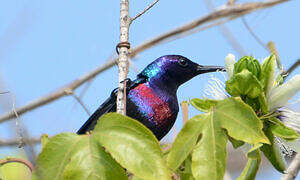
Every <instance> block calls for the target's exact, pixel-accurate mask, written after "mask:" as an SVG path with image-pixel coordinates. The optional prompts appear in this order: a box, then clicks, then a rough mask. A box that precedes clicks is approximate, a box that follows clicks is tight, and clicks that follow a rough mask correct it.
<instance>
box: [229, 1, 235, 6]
mask: <svg viewBox="0 0 300 180" xmlns="http://www.w3.org/2000/svg"><path fill="white" fill-rule="evenodd" d="M234 3H235V0H228V2H227V5H229V6H232V5H234Z"/></svg>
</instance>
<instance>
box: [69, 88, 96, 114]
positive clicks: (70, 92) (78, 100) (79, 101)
mask: <svg viewBox="0 0 300 180" xmlns="http://www.w3.org/2000/svg"><path fill="white" fill-rule="evenodd" d="M66 91H67V93H68V94H70V95H71V96H73V97H74V99H75V100H76V101H77V102H78V103H79V104H80V105H81V107H82V108H83V109H84V111H85V112H86V113H87V114H88V115H89V116H90V115H91V113H90V111H89V110H88V108H87V107H86V106H85V104H84V103H83V102H82V101H81V99H80V98H79V97H78V96H77V95H76V94H75V93H74V91H72V90H66Z"/></svg>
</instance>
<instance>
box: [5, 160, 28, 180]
mask: <svg viewBox="0 0 300 180" xmlns="http://www.w3.org/2000/svg"><path fill="white" fill-rule="evenodd" d="M0 161H1V160H0ZM0 179H1V180H15V179H16V180H18V179H22V180H30V179H31V171H30V169H29V168H28V167H27V166H26V165H25V164H22V163H18V162H11V163H6V164H4V165H2V166H1V165H0Z"/></svg>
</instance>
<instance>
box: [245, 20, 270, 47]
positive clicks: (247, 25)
mask: <svg viewBox="0 0 300 180" xmlns="http://www.w3.org/2000/svg"><path fill="white" fill-rule="evenodd" d="M241 19H242V22H243V24H244V25H245V27H246V29H247V30H248V31H249V33H250V34H251V35H252V36H253V38H254V39H255V40H256V41H257V42H258V44H260V45H261V46H262V47H263V48H264V49H265V50H267V51H268V52H269V49H268V47H267V46H266V44H265V43H264V42H262V40H260V39H259V37H258V36H257V35H256V34H255V33H254V31H253V30H252V28H251V27H250V26H249V24H248V23H247V21H246V19H245V17H244V16H243V17H242V18H241Z"/></svg>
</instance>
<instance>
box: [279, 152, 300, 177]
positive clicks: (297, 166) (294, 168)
mask: <svg viewBox="0 0 300 180" xmlns="http://www.w3.org/2000/svg"><path fill="white" fill-rule="evenodd" d="M299 171H300V154H299V153H298V154H297V155H296V156H295V157H294V159H293V160H292V162H291V164H290V166H289V167H288V169H287V173H286V174H284V175H283V176H282V177H281V180H292V179H296V177H297V174H298V172H299Z"/></svg>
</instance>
